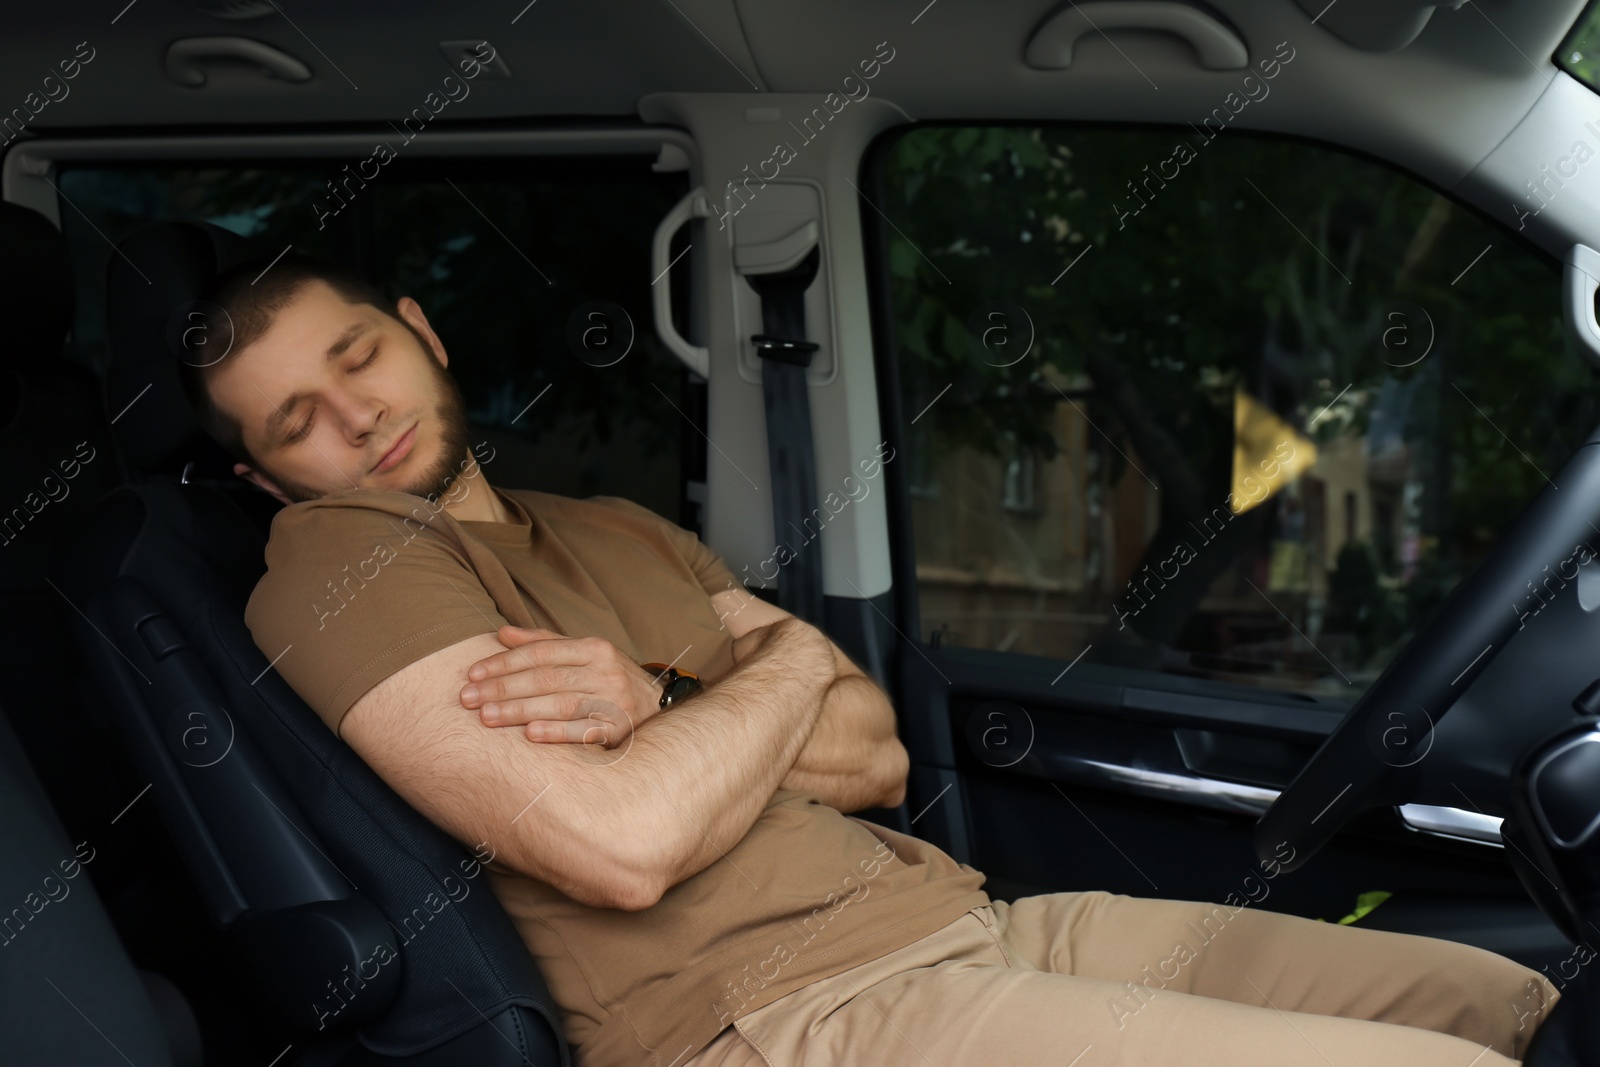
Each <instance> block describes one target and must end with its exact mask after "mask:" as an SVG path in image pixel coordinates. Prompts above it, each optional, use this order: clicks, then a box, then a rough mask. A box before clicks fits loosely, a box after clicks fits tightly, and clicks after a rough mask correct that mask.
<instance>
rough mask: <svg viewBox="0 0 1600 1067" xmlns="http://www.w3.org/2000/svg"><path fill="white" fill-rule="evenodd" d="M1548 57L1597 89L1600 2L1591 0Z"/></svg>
mask: <svg viewBox="0 0 1600 1067" xmlns="http://www.w3.org/2000/svg"><path fill="white" fill-rule="evenodd" d="M1551 60H1552V61H1553V62H1554V63H1555V65H1556V66H1558V67H1560V68H1561V69H1562V70H1564V71H1566V72H1567V73H1568V74H1570V75H1572V76H1573V77H1574V78H1577V79H1578V80H1579V81H1581V82H1583V84H1585V85H1587V86H1588V87H1589V88H1591V89H1600V5H1596V4H1595V3H1593V0H1591V2H1590V4H1589V5H1588V6H1587V7H1585V8H1584V9H1583V14H1581V15H1579V16H1578V21H1576V22H1574V23H1573V24H1572V29H1571V30H1570V31H1568V33H1567V36H1566V39H1565V40H1563V41H1562V42H1561V44H1560V46H1559V47H1558V48H1556V51H1555V55H1553V56H1551Z"/></svg>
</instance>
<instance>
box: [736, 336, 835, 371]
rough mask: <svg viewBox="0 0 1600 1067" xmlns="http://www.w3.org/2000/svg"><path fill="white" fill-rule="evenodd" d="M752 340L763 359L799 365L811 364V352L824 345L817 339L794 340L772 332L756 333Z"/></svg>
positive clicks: (757, 352)
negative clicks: (817, 341) (818, 342)
mask: <svg viewBox="0 0 1600 1067" xmlns="http://www.w3.org/2000/svg"><path fill="white" fill-rule="evenodd" d="M750 342H751V343H752V344H754V345H755V346H756V355H758V356H760V357H761V358H762V359H775V360H778V361H779V362H781V363H793V364H794V365H795V366H797V367H809V366H811V354H812V353H813V352H815V351H816V350H817V349H818V348H821V347H822V346H821V345H819V344H817V343H816V342H815V341H794V340H791V339H789V338H787V337H779V336H777V335H776V334H770V333H758V334H755V335H754V336H752V337H751V338H750Z"/></svg>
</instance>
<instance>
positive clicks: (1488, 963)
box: [683, 890, 1559, 1067]
mask: <svg viewBox="0 0 1600 1067" xmlns="http://www.w3.org/2000/svg"><path fill="white" fill-rule="evenodd" d="M1558 997H1559V994H1558V993H1557V992H1556V990H1555V987H1554V986H1553V985H1552V984H1551V983H1550V982H1549V980H1548V979H1545V978H1544V977H1543V976H1542V975H1540V974H1539V973H1538V972H1537V971H1533V970H1530V969H1529V968H1527V967H1524V966H1522V965H1521V964H1518V963H1515V962H1513V961H1512V960H1509V959H1507V958H1505V957H1504V956H1500V955H1498V954H1496V953H1493V952H1489V951H1487V950H1485V949H1480V948H1474V947H1472V946H1470V945H1462V944H1458V943H1456V942H1452V941H1443V940H1439V939H1437V938H1431V937H1421V936H1417V935H1413V934H1397V933H1389V932H1386V931H1382V930H1368V929H1364V928H1362V927H1360V926H1340V925H1338V924H1336V923H1325V922H1317V921H1316V920H1313V919H1303V918H1299V917H1298V916H1292V915H1284V914H1281V913H1278V912H1271V911H1262V910H1258V909H1256V908H1251V907H1245V908H1241V909H1234V908H1230V907H1227V906H1225V905H1220V904H1207V903H1198V902H1193V901H1180V900H1154V899H1147V898H1143V897H1130V896H1126V895H1122V894H1114V893H1107V892H1104V891H1098V890H1096V891H1091V892H1082V893H1049V894H1043V895H1040V896H1033V897H1023V898H1021V899H1019V900H1017V901H1016V903H1014V904H1010V903H1007V902H1005V901H998V900H997V901H994V902H993V903H992V904H991V905H988V906H985V907H981V908H974V909H973V910H972V911H970V912H968V913H967V914H966V915H963V916H962V917H961V918H959V919H957V920H956V921H955V922H953V923H951V924H950V925H949V926H946V927H945V928H943V929H942V930H938V931H936V932H934V933H933V934H930V935H929V936H927V937H925V938H922V939H921V940H920V941H915V942H913V943H912V944H910V945H907V946H905V947H904V948H902V949H898V950H896V951H895V952H891V953H889V954H888V955H886V956H883V957H881V958H880V959H876V960H872V961H870V962H868V963H864V964H861V965H860V966H857V967H854V968H852V969H850V970H847V971H844V972H842V973H840V974H837V975H834V976H833V977H831V978H826V979H823V980H822V981H819V982H814V983H812V984H811V985H809V986H807V987H806V988H804V989H801V990H797V991H795V992H793V993H790V994H789V995H788V996H785V997H783V998H781V999H779V1000H777V1001H774V1002H773V1003H771V1004H768V1005H766V1006H765V1007H762V1008H758V1009H756V1010H755V1011H752V1012H749V1013H747V1014H745V1015H743V1016H741V1017H740V1018H739V1019H737V1020H736V1021H735V1023H734V1025H733V1026H730V1027H729V1028H727V1029H726V1030H724V1031H723V1032H722V1033H721V1034H719V1035H718V1036H717V1038H716V1040H715V1041H713V1042H712V1043H711V1044H710V1045H708V1046H706V1048H704V1049H703V1050H701V1052H700V1053H699V1054H698V1055H696V1056H694V1057H693V1058H692V1059H691V1060H689V1061H687V1062H686V1063H685V1064H684V1065H683V1067H801V1065H805V1067H824V1065H827V1067H832V1065H855V1064H871V1065H874V1067H896V1065H901V1064H903V1065H906V1067H969V1065H987V1064H1005V1065H1007V1067H1031V1065H1035V1064H1037V1065H1041V1067H1043V1065H1045V1064H1049V1065H1051V1067H1147V1065H1148V1067H1212V1065H1217V1067H1222V1065H1226V1067H1511V1065H1513V1064H1516V1063H1519V1062H1520V1061H1521V1058H1522V1056H1523V1055H1524V1053H1525V1051H1526V1049H1527V1047H1528V1042H1529V1040H1530V1039H1531V1038H1532V1036H1533V1032H1534V1030H1535V1029H1536V1028H1537V1027H1538V1025H1539V1024H1540V1023H1541V1022H1543V1021H1544V1020H1545V1019H1546V1018H1548V1017H1549V1014H1550V1010H1551V1009H1552V1008H1553V1007H1554V1006H1555V1002H1556V1000H1557V999H1558Z"/></svg>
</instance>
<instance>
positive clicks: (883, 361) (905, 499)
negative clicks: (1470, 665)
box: [856, 0, 1600, 716]
mask: <svg viewBox="0 0 1600 1067" xmlns="http://www.w3.org/2000/svg"><path fill="white" fill-rule="evenodd" d="M1592 2H1594V3H1596V4H1600V0H1592ZM995 127H1013V128H1019V129H1034V128H1055V129H1071V130H1074V131H1079V130H1082V131H1089V130H1106V131H1121V132H1131V131H1137V132H1147V133H1150V134H1152V135H1160V134H1172V135H1181V134H1182V133H1184V132H1191V133H1192V131H1191V130H1189V129H1188V127H1186V126H1183V125H1180V124H1177V123H1165V122H1159V123H1151V122H1126V121H1099V120H1070V119H1069V120H1056V121H1048V120H1037V119H1026V120H990V121H976V120H971V119H959V120H938V121H934V120H930V121H924V122H915V123H908V124H905V125H901V126H897V127H893V128H891V129H888V130H886V131H884V132H883V133H880V134H879V135H878V136H877V137H876V138H874V139H873V141H872V142H871V143H870V144H869V145H868V146H867V148H866V150H865V151H864V152H863V153H862V156H861V160H860V166H859V172H858V175H857V180H856V184H857V185H858V186H859V187H860V189H861V190H862V195H863V196H864V197H867V198H870V201H871V202H872V203H874V204H884V203H886V202H887V201H888V199H889V197H888V191H887V190H886V189H885V187H884V184H883V174H884V162H885V161H886V160H887V158H888V156H889V154H890V153H891V152H893V151H894V148H895V146H896V145H897V144H898V143H899V140H900V139H901V138H902V137H906V136H910V135H911V134H913V133H915V132H917V131H920V130H925V129H930V128H949V129H966V128H995ZM1231 135H1232V136H1237V137H1249V138H1257V139H1266V140H1271V141H1276V142H1287V143H1292V144H1299V145H1303V146H1306V147H1310V148H1315V149H1318V150H1322V151H1330V152H1337V153H1341V154H1343V155H1345V156H1348V157H1350V158H1353V159H1356V160H1360V161H1364V162H1366V163H1368V164H1371V165H1373V166H1377V167H1380V168H1383V169H1384V170H1387V171H1389V172H1391V173H1393V174H1396V175H1399V176H1401V177H1403V178H1405V179H1407V180H1409V181H1412V182H1415V183H1417V184H1418V185H1420V186H1421V187H1423V188H1425V189H1427V190H1429V191H1431V192H1433V193H1434V194H1436V195H1438V196H1441V197H1443V198H1445V199H1447V200H1448V201H1449V202H1450V203H1451V204H1452V206H1454V207H1455V208H1457V209H1458V210H1461V211H1464V212H1467V213H1469V214H1470V215H1472V216H1474V217H1476V218H1477V219H1478V220H1480V221H1481V222H1483V223H1485V224H1487V225H1488V226H1489V227H1490V228H1491V229H1493V230H1494V231H1496V232H1498V233H1500V234H1503V235H1504V236H1506V237H1509V238H1511V239H1512V242H1513V244H1514V245H1515V247H1517V248H1519V249H1521V250H1522V251H1524V252H1527V253H1530V254H1532V255H1533V256H1534V257H1535V258H1536V259H1538V260H1540V261H1542V262H1543V263H1544V264H1545V266H1546V267H1548V268H1550V269H1551V270H1552V271H1553V272H1554V273H1555V274H1556V275H1557V277H1558V280H1559V276H1560V274H1561V272H1562V264H1561V261H1560V260H1559V258H1558V257H1556V256H1555V255H1552V254H1551V253H1550V252H1548V251H1546V250H1545V249H1544V248H1542V247H1541V246H1540V245H1538V244H1537V243H1535V242H1534V241H1533V240H1532V238H1531V236H1530V235H1528V234H1526V233H1521V232H1518V231H1517V230H1516V229H1514V228H1513V227H1512V226H1510V225H1509V224H1508V223H1507V222H1506V221H1504V220H1502V219H1499V218H1497V217H1495V216H1494V215H1492V214H1490V213H1489V212H1488V211H1486V210H1485V209H1483V208H1481V207H1479V206H1478V205H1477V204H1475V203H1473V202H1471V201H1469V200H1466V199H1464V198H1463V195H1462V194H1461V192H1459V191H1457V190H1451V189H1446V188H1444V187H1443V186H1441V185H1440V184H1439V183H1438V182H1435V181H1433V180H1432V179H1430V178H1428V177H1426V176H1424V175H1421V174H1418V173H1417V172H1415V171H1413V170H1411V169H1410V168H1408V167H1404V166H1401V165H1400V164H1398V163H1396V162H1394V161H1393V160H1388V159H1384V158H1383V157H1381V156H1377V155H1375V154H1373V153H1372V152H1369V151H1366V150H1364V149H1361V148H1356V147H1352V146H1349V145H1343V144H1339V143H1337V142H1333V141H1329V140H1327V139H1325V138H1319V137H1312V136H1307V135H1303V134H1294V133H1279V132H1275V131H1261V130H1252V129H1247V128H1240V129H1238V130H1237V131H1233V133H1232V134H1231ZM862 222H863V229H864V234H863V240H862V247H863V251H864V253H865V258H866V263H865V264H864V266H865V272H864V273H865V277H866V281H867V294H868V309H869V314H870V315H871V321H872V337H873V347H874V354H875V360H876V368H875V372H876V376H877V385H878V405H879V412H878V416H879V420H880V425H881V427H882V433H883V436H884V437H885V439H887V440H888V441H889V443H890V444H891V445H892V446H893V447H895V448H896V449H899V448H902V447H909V446H910V445H911V444H912V441H911V437H910V435H909V434H908V433H907V430H908V423H907V421H906V420H907V418H908V414H907V412H906V410H905V406H904V404H903V403H902V401H903V397H902V395H901V372H900V361H901V353H900V349H899V346H898V344H897V338H896V334H895V325H896V324H895V318H894V309H893V307H892V305H891V303H890V293H891V284H892V278H891V274H890V266H889V254H888V249H889V244H888V242H889V238H890V237H891V235H892V233H893V231H892V229H891V227H890V225H889V224H888V223H887V222H886V221H884V220H883V219H881V218H880V217H879V216H878V215H877V214H876V213H873V212H866V211H863V212H862ZM911 466H912V464H910V463H907V464H906V467H907V469H908V470H909V468H910V467H911ZM886 474H887V478H888V481H887V485H886V489H887V491H888V497H887V500H886V510H887V513H888V516H887V517H888V526H889V561H890V562H889V565H890V572H891V575H892V580H893V587H892V590H891V592H892V593H893V595H894V606H895V616H896V619H897V620H898V624H899V632H900V635H901V638H902V640H903V642H904V643H905V644H907V645H909V646H910V650H912V651H915V652H916V653H917V654H919V655H920V656H922V657H924V658H926V657H927V656H928V655H929V653H930V652H931V653H932V654H933V655H934V656H937V655H938V654H939V650H940V648H941V645H940V644H939V643H938V639H937V638H936V637H935V636H934V635H933V634H930V635H928V636H927V637H926V638H925V637H924V636H923V622H922V613H921V590H920V588H919V586H918V584H917V577H916V561H917V560H916V541H915V531H914V529H913V523H912V517H913V508H912V496H913V493H912V491H911V488H910V486H909V484H908V483H909V478H908V476H907V475H906V474H905V473H903V472H902V471H900V470H898V469H896V470H891V471H888V472H886ZM949 647H952V648H953V647H958V646H949ZM959 647H960V651H961V654H962V655H963V656H967V657H977V658H978V659H980V660H981V661H982V662H984V663H986V664H991V665H992V666H993V667H995V668H996V669H999V670H1002V671H1003V670H1005V669H1006V668H1007V666H1008V665H1009V664H1014V663H1016V662H1017V660H1018V658H1019V657H1026V658H1031V659H1037V660H1045V661H1048V662H1051V663H1059V664H1062V665H1068V664H1070V663H1073V662H1076V661H1075V660H1073V659H1071V658H1070V657H1068V656H1066V655H1060V656H1055V655H1045V654H1042V653H1033V652H1025V653H1018V652H1011V651H997V650H994V649H983V648H969V647H965V646H959ZM1400 647H1404V646H1400ZM1397 652H1398V649H1397ZM930 662H931V661H930ZM1090 666H1093V665H1090ZM1105 669H1106V672H1107V673H1108V674H1111V675H1115V676H1119V677H1122V678H1125V679H1126V682H1127V684H1129V685H1130V686H1136V687H1138V688H1139V689H1142V690H1148V691H1152V692H1165V693H1171V694H1184V695H1193V694H1197V693H1204V694H1207V695H1209V696H1212V697H1220V698H1223V699H1230V700H1242V701H1245V702H1248V703H1250V704H1257V705H1267V706H1269V707H1275V708H1280V709H1282V710H1283V711H1284V712H1285V713H1286V714H1290V715H1291V716H1293V715H1297V714H1299V713H1303V712H1304V711H1306V710H1307V709H1308V708H1309V707H1317V708H1318V709H1324V708H1326V709H1331V710H1334V711H1337V712H1339V713H1340V714H1342V713H1343V712H1344V711H1346V710H1348V708H1349V707H1351V706H1353V705H1354V704H1355V702H1356V701H1357V700H1359V699H1360V695H1359V694H1358V695H1356V696H1353V697H1350V698H1342V697H1339V696H1335V695H1328V694H1320V693H1307V692H1304V691H1300V690H1294V689H1279V688H1274V687H1264V686H1261V687H1258V686H1246V685H1242V684H1240V683H1238V682H1234V681H1230V680H1226V679H1214V678H1193V677H1188V676H1183V675H1177V674H1169V673H1165V672H1162V671H1154V670H1148V669H1143V668H1129V667H1117V666H1107V667H1106V668H1105ZM1085 673H1088V672H1085ZM1080 684H1082V683H1080ZM1089 684H1090V685H1091V686H1092V687H1093V688H1094V689H1099V688H1101V685H1100V684H1097V683H1089ZM1061 688H1062V690H1063V693H1064V695H1065V694H1066V693H1067V692H1069V691H1071V690H1072V689H1073V688H1074V684H1073V682H1072V681H1071V680H1069V679H1062V686H1061Z"/></svg>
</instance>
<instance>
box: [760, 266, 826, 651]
mask: <svg viewBox="0 0 1600 1067" xmlns="http://www.w3.org/2000/svg"><path fill="white" fill-rule="evenodd" d="M820 262H821V249H820V247H813V248H812V249H811V251H810V253H808V254H807V255H806V257H805V258H804V259H802V260H801V261H800V262H799V263H798V264H796V265H795V266H794V267H791V268H790V269H788V270H785V271H778V272H775V273H771V274H747V275H745V276H744V280H745V281H747V282H749V283H750V287H751V288H752V289H754V290H755V291H756V293H757V295H759V296H760V297H761V325H762V331H763V332H761V333H758V334H755V335H754V336H753V337H751V340H752V341H753V342H755V346H756V352H757V353H758V354H759V355H760V356H761V359H762V364H761V394H762V398H763V400H764V401H765V405H766V412H767V456H768V459H769V460H770V463H771V470H772V483H773V484H772V528H773V531H774V533H775V535H776V537H777V539H778V544H779V545H785V544H786V545H788V546H789V547H790V549H791V550H792V551H793V552H794V556H793V558H792V559H790V560H789V562H788V563H787V564H785V565H784V566H783V568H782V570H781V571H780V577H779V581H778V606H779V607H781V608H783V609H784V610H785V611H787V612H789V614H791V615H794V616H796V617H798V618H801V619H804V620H806V621H807V622H809V623H811V624H812V625H814V626H821V625H822V544H821V536H820V535H821V532H822V531H821V528H820V527H817V528H816V529H815V530H814V531H813V532H812V533H811V537H812V540H811V541H809V542H808V541H807V540H806V530H805V528H804V523H805V520H806V519H812V520H813V525H815V519H814V518H813V515H814V513H815V512H816V508H817V460H816V452H815V448H814V445H813V442H812V436H811V395H810V392H809V391H808V389H807V387H806V368H807V367H809V366H810V365H811V355H812V353H814V352H815V351H816V350H817V347H818V346H817V345H816V343H815V342H812V341H807V340H806V300H805V296H806V290H807V289H808V288H810V286H811V282H812V280H813V279H814V278H815V277H816V276H817V266H818V264H819V263H820Z"/></svg>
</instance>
